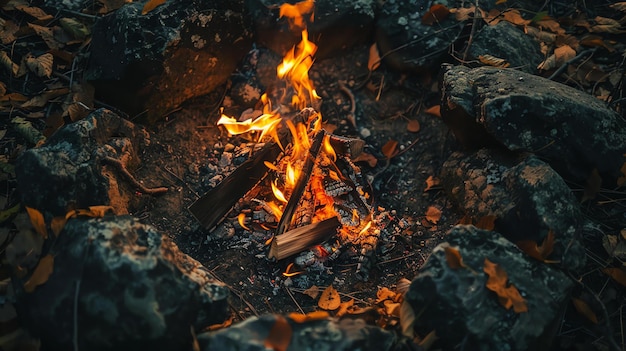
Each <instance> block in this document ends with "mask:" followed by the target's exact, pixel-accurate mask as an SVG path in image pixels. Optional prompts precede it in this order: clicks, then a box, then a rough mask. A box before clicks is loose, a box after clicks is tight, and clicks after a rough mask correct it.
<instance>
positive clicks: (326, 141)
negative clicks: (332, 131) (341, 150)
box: [322, 134, 337, 162]
mask: <svg viewBox="0 0 626 351" xmlns="http://www.w3.org/2000/svg"><path fill="white" fill-rule="evenodd" d="M322 146H323V147H324V152H325V153H326V154H328V155H329V156H330V157H331V158H332V159H333V161H334V162H336V161H337V153H336V152H335V149H334V148H333V146H332V145H331V144H330V135H328V134H326V135H324V141H323V144H322Z"/></svg>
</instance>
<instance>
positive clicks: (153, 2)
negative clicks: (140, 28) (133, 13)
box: [141, 0, 165, 15]
mask: <svg viewBox="0 0 626 351" xmlns="http://www.w3.org/2000/svg"><path fill="white" fill-rule="evenodd" d="M163 4H165V0H150V1H148V2H147V3H146V4H145V5H143V9H142V10H141V14H142V15H145V14H147V13H148V12H150V11H152V10H154V9H155V8H157V7H159V6H161V5H163Z"/></svg>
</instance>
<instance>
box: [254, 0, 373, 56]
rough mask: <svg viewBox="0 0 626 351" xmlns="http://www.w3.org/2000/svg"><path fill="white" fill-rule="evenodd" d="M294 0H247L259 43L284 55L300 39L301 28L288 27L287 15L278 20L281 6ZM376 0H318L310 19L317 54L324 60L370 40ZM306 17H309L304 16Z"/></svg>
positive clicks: (311, 34)
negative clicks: (311, 19)
mask: <svg viewBox="0 0 626 351" xmlns="http://www.w3.org/2000/svg"><path fill="white" fill-rule="evenodd" d="M285 3H290V4H293V3H296V1H293V0H289V1H286V0H249V1H248V3H247V6H248V11H249V12H250V14H251V16H252V18H253V20H254V24H255V28H256V34H257V43H258V44H259V45H261V46H265V47H267V48H269V49H272V50H274V51H275V52H277V53H279V54H280V55H283V54H284V53H285V52H287V50H290V49H291V48H292V47H293V46H294V45H295V44H297V43H298V42H300V38H301V32H300V31H301V29H300V28H295V27H294V28H292V29H290V28H289V25H288V21H287V20H286V19H285V18H282V19H279V17H278V15H279V6H280V5H282V4H285ZM377 9H378V4H377V1H376V0H357V1H354V0H334V1H331V0H317V1H315V8H314V14H313V15H314V19H313V21H308V24H307V28H308V31H309V40H311V41H312V42H314V43H315V44H316V45H318V50H317V53H316V55H315V57H316V58H318V59H324V58H328V57H331V56H335V55H338V54H340V53H342V52H345V51H346V50H347V49H349V48H352V47H354V46H357V45H359V44H364V43H370V42H371V40H372V38H371V36H372V33H373V29H374V19H375V16H376V12H377ZM305 17H306V16H305Z"/></svg>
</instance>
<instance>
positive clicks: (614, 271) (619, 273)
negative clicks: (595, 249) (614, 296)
mask: <svg viewBox="0 0 626 351" xmlns="http://www.w3.org/2000/svg"><path fill="white" fill-rule="evenodd" d="M602 272H604V273H605V274H608V275H609V276H611V278H613V279H614V280H615V281H616V282H618V283H620V284H622V285H623V286H626V272H624V270H623V269H621V268H604V269H602Z"/></svg>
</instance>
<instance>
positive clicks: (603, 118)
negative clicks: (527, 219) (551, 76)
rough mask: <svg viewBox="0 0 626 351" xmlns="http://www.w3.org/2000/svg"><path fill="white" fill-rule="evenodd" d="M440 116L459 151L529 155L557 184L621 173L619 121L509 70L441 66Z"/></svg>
mask: <svg viewBox="0 0 626 351" xmlns="http://www.w3.org/2000/svg"><path fill="white" fill-rule="evenodd" d="M442 87H443V89H442V95H443V97H442V105H441V116H442V119H443V121H444V122H445V123H446V124H447V125H448V126H449V128H450V129H451V130H452V132H453V133H454V134H455V136H456V137H457V139H458V140H459V142H460V143H461V144H462V145H463V146H464V147H466V148H469V149H478V148H481V147H487V146H493V145H504V146H505V147H506V148H508V149H509V150H512V151H527V152H533V153H535V154H536V155H537V156H539V157H540V158H541V159H543V160H546V162H548V163H549V164H550V166H551V167H552V168H554V169H555V170H556V171H557V172H558V173H559V174H561V176H563V177H564V178H565V179H567V180H570V181H574V182H578V183H584V182H585V181H586V180H587V179H588V178H589V176H590V175H591V174H592V171H593V170H594V169H597V170H598V172H599V173H600V175H601V176H602V178H603V181H604V185H606V186H608V187H612V186H613V185H614V184H616V181H617V179H618V178H619V177H620V176H623V175H622V173H621V172H620V167H621V166H622V165H623V164H624V161H625V160H626V159H625V156H624V154H626V120H624V119H623V118H621V117H620V116H619V115H618V114H617V113H616V112H615V111H612V110H610V109H608V108H607V107H606V106H605V105H604V103H603V102H602V101H600V100H598V99H596V98H595V97H593V96H591V95H588V94H586V93H584V92H581V91H578V90H576V89H574V88H571V87H568V86H566V85H563V84H560V83H556V82H553V81H551V80H548V79H546V78H542V77H538V76H533V75H531V74H528V73H524V72H520V71H517V70H513V69H500V68H495V67H479V68H475V69H469V68H466V67H463V66H455V67H453V66H450V65H444V73H443V83H442ZM600 155H601V157H599V156H600Z"/></svg>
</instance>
